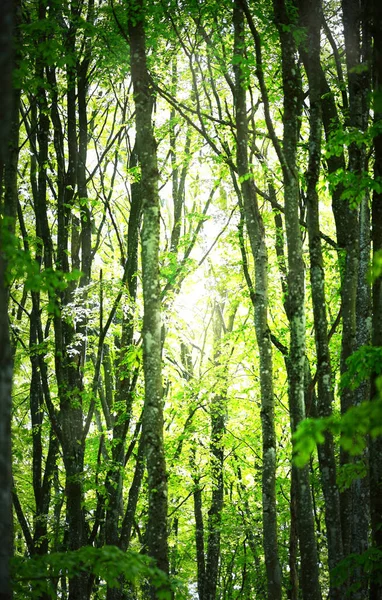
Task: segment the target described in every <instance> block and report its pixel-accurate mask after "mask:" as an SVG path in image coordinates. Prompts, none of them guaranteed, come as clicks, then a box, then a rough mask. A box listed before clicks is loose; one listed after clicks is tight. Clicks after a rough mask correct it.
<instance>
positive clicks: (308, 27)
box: [299, 0, 344, 600]
mask: <svg viewBox="0 0 382 600" xmlns="http://www.w3.org/2000/svg"><path fill="white" fill-rule="evenodd" d="M299 8H300V23H301V24H302V25H303V26H304V27H305V35H306V38H305V40H304V42H303V44H302V46H303V50H302V52H301V54H302V55H303V62H304V66H305V70H306V73H307V76H308V82H309V107H310V113H309V125H310V133H309V165H308V170H307V175H306V179H307V198H306V200H307V225H308V236H309V256H310V282H311V288H312V301H313V317H314V329H315V339H316V354H317V369H318V407H317V408H318V415H319V416H321V417H325V416H328V415H330V414H331V413H332V405H333V382H332V369H331V361H330V352H329V343H328V323H327V317H326V298H325V278H324V263H323V256H322V248H321V238H320V225H319V199H318V192H317V185H318V180H319V174H320V166H321V136H322V115H321V78H320V72H321V64H320V30H321V22H322V15H321V6H320V2H314V1H311V0H307V1H306V0H301V1H300V3H299ZM318 454H319V463H320V473H321V482H322V489H323V493H324V498H325V523H326V532H327V540H328V562H329V569H330V571H331V570H332V569H333V568H334V567H335V566H336V565H337V564H338V562H340V561H341V560H342V558H343V548H342V533H341V520H340V500H339V491H338V487H337V483H336V462H335V455H334V444H333V436H332V435H331V434H330V433H327V434H326V437H325V441H324V443H323V444H322V445H320V447H319V452H318ZM343 593H344V591H343V590H341V589H339V588H336V587H335V586H334V584H333V582H332V580H331V585H330V598H331V599H333V600H334V599H338V600H341V598H342V597H343Z"/></svg>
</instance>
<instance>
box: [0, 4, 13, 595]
mask: <svg viewBox="0 0 382 600" xmlns="http://www.w3.org/2000/svg"><path fill="white" fill-rule="evenodd" d="M13 10H14V3H13V2H12V1H11V0H5V1H4V2H3V3H2V7H1V11H0V12H1V14H0V83H1V97H0V165H1V167H0V168H1V172H2V173H3V165H4V162H5V159H6V155H7V151H8V141H9V136H10V130H11V125H12V65H13V53H12V30H13V17H14V15H13ZM1 180H2V177H1V178H0V184H2V181H1ZM1 213H2V216H4V207H3V206H1ZM4 234H5V231H1V232H0V537H1V549H0V599H1V600H11V599H12V597H13V595H12V587H11V580H10V570H9V561H10V558H11V556H12V553H13V525H12V459H11V412H12V396H11V393H12V369H13V364H12V352H11V344H10V337H9V329H8V292H7V289H6V288H7V286H6V280H5V256H4V253H5V244H4V241H5V240H4Z"/></svg>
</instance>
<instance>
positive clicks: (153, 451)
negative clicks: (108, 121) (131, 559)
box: [128, 0, 169, 598]
mask: <svg viewBox="0 0 382 600" xmlns="http://www.w3.org/2000/svg"><path fill="white" fill-rule="evenodd" d="M134 9H135V11H134V15H133V16H134V19H132V18H131V15H129V25H128V33H129V40H130V65H131V78H132V82H133V89H134V102H135V111H136V136H137V138H136V139H137V149H138V157H139V162H140V165H141V185H142V214H143V225H142V286H143V303H144V316H143V369H144V378H145V405H144V413H143V436H144V444H145V451H146V461H147V473H148V490H149V508H148V523H147V540H148V551H149V554H150V555H151V556H152V557H153V558H154V559H155V560H156V563H157V565H158V567H159V568H160V569H162V571H164V572H165V573H168V571H169V558H168V542H167V475H166V461H165V454H164V446H163V400H162V374H161V360H162V357H161V354H162V341H161V300H160V287H159V263H158V253H159V237H160V205H159V194H158V177H159V174H158V167H157V156H156V142H155V138H154V131H153V125H152V122H151V119H152V104H153V103H152V98H151V94H152V90H151V86H150V77H149V72H148V69H147V60H146V47H145V31H144V11H143V2H142V0H138V1H137V2H136V3H135V5H134ZM151 596H152V598H156V593H155V590H153V589H152V590H151Z"/></svg>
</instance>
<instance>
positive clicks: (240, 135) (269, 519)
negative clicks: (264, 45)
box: [233, 4, 281, 600]
mask: <svg viewBox="0 0 382 600" xmlns="http://www.w3.org/2000/svg"><path fill="white" fill-rule="evenodd" d="M233 22H234V28H235V47H234V52H235V64H234V72H235V109H236V135H237V151H236V154H237V171H238V175H239V181H240V180H241V194H242V198H243V207H242V210H243V213H244V216H245V223H246V227H247V232H248V236H249V240H250V244H251V250H252V254H253V258H254V262H255V286H254V290H253V293H252V294H251V297H252V300H253V307H254V321H255V331H256V339H257V344H258V348H259V358H260V386H261V427H262V443H263V471H262V508H263V546H264V556H265V566H266V571H267V589H268V598H269V600H271V599H272V600H277V599H279V598H280V599H281V568H280V563H279V557H278V545H277V513H276V485H275V479H276V433H275V424H274V394H273V365H272V345H271V340H270V333H269V327H268V253H267V248H266V244H265V229H264V223H263V219H262V216H261V214H260V211H259V207H258V201H257V194H256V191H255V187H254V185H253V181H252V180H251V179H250V167H249V164H248V123H247V107H246V99H245V95H246V89H245V78H244V72H243V68H242V66H243V61H244V14H243V10H242V8H241V7H240V6H239V5H238V4H236V5H235V8H234V14H233Z"/></svg>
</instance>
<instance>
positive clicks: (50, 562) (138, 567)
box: [12, 546, 183, 600]
mask: <svg viewBox="0 0 382 600" xmlns="http://www.w3.org/2000/svg"><path fill="white" fill-rule="evenodd" d="M12 565H13V581H14V584H15V591H16V593H17V595H18V596H17V597H18V598H20V600H21V598H23V597H25V598H39V597H40V594H41V593H42V592H45V593H46V591H47V590H48V594H49V596H50V598H52V599H54V598H57V597H59V596H57V587H56V586H57V583H58V582H59V580H60V578H61V577H67V578H68V579H69V580H70V579H71V578H72V577H75V576H78V575H80V574H81V573H87V574H90V573H91V574H92V575H94V576H95V577H96V578H97V579H98V580H99V581H100V582H101V585H105V584H107V585H108V586H109V587H112V588H113V587H118V586H120V585H121V578H123V580H125V581H126V582H129V583H138V582H139V581H144V580H147V581H150V583H151V584H152V585H153V586H154V587H155V589H156V594H157V597H158V600H170V599H171V598H172V597H173V594H174V593H175V592H176V594H177V596H176V597H177V598H181V597H183V595H182V592H181V588H180V586H179V583H178V582H176V581H175V580H174V581H170V580H169V578H168V577H167V576H166V575H165V573H163V572H162V571H160V570H159V569H158V568H156V567H155V565H154V564H153V561H152V560H151V559H149V558H148V557H147V556H144V555H143V554H139V553H137V552H133V551H132V550H130V551H128V552H122V551H121V550H120V549H119V548H117V547H116V546H103V547H102V548H94V547H92V546H84V547H83V548H80V549H79V550H76V551H72V552H55V553H50V554H46V555H42V556H39V555H35V556H32V557H29V558H24V557H20V556H16V557H15V558H14V559H13V563H12ZM47 583H48V586H47Z"/></svg>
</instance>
